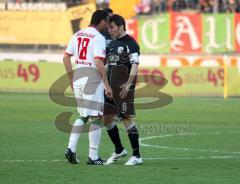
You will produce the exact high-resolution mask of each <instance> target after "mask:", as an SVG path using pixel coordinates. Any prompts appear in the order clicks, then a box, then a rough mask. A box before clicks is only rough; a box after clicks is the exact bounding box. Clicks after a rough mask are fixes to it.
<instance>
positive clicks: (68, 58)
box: [63, 35, 75, 89]
mask: <svg viewBox="0 0 240 184" xmlns="http://www.w3.org/2000/svg"><path fill="white" fill-rule="evenodd" d="M74 39H75V35H74V36H73V37H72V39H71V40H70V42H69V44H68V46H67V49H66V51H65V53H64V55H63V64H64V67H65V70H66V72H67V73H68V77H69V79H70V85H71V88H72V89H73V72H72V69H73V68H72V63H71V57H72V56H73V54H74Z"/></svg>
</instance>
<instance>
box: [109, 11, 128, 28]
mask: <svg viewBox="0 0 240 184" xmlns="http://www.w3.org/2000/svg"><path fill="white" fill-rule="evenodd" d="M109 22H114V23H115V24H116V25H117V26H118V27H119V26H123V29H124V31H126V22H125V20H124V18H123V17H122V16H121V15H118V14H113V15H112V16H111V17H110V19H109Z"/></svg>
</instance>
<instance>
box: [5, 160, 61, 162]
mask: <svg viewBox="0 0 240 184" xmlns="http://www.w3.org/2000/svg"><path fill="white" fill-rule="evenodd" d="M2 162H66V160H2Z"/></svg>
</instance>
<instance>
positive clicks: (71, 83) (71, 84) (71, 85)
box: [70, 81, 74, 91]
mask: <svg viewBox="0 0 240 184" xmlns="http://www.w3.org/2000/svg"><path fill="white" fill-rule="evenodd" d="M70 87H71V90H72V91H74V90H73V81H71V82H70Z"/></svg>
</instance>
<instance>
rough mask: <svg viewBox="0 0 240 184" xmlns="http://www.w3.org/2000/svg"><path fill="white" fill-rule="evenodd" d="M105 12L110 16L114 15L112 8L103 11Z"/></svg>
mask: <svg viewBox="0 0 240 184" xmlns="http://www.w3.org/2000/svg"><path fill="white" fill-rule="evenodd" d="M103 10H104V11H105V12H107V13H108V14H112V13H113V10H112V9H111V8H104V9H103Z"/></svg>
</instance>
